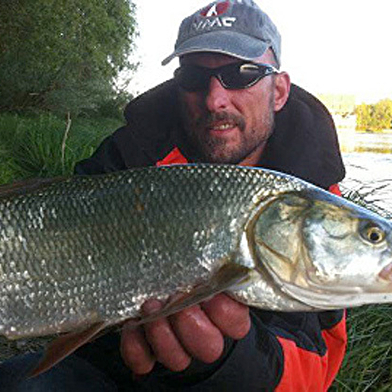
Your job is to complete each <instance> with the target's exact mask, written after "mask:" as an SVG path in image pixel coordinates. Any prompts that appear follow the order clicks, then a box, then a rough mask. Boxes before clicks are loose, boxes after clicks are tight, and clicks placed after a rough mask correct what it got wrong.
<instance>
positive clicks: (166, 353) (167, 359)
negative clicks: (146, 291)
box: [143, 300, 191, 372]
mask: <svg viewBox="0 0 392 392" xmlns="http://www.w3.org/2000/svg"><path fill="white" fill-rule="evenodd" d="M161 307H162V304H161V303H160V302H159V301H156V300H152V301H148V302H146V303H145V304H144V305H143V312H144V313H146V314H149V313H153V312H156V311H158V310H159V309H161ZM145 333H146V339H147V341H148V343H149V344H150V346H151V348H152V350H153V352H154V354H155V357H156V359H157V360H158V361H159V362H160V363H162V364H163V365H164V366H165V367H167V368H168V369H170V370H172V371H177V372H178V371H182V370H185V369H186V368H187V367H188V366H189V365H190V363H191V357H190V356H189V354H188V353H187V352H186V350H184V348H183V347H182V345H181V343H180V342H179V340H178V339H177V337H176V335H175V333H174V331H173V329H172V327H171V325H170V323H169V321H168V319H167V318H161V319H158V320H156V321H152V322H150V323H148V324H146V326H145Z"/></svg>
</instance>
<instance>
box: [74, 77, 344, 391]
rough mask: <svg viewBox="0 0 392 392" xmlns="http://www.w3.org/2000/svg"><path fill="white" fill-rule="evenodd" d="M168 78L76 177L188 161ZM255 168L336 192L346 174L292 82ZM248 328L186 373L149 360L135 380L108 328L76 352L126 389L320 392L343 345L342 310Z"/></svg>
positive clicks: (330, 136) (326, 122) (263, 318)
mask: <svg viewBox="0 0 392 392" xmlns="http://www.w3.org/2000/svg"><path fill="white" fill-rule="evenodd" d="M178 111H179V104H178V96H177V89H176V86H175V84H174V82H173V81H168V82H166V83H163V84H162V85H159V86H158V87H156V88H155V89H152V90H150V91H148V92H147V93H145V94H143V95H141V96H139V97H138V98H136V99H134V100H132V101H131V102H130V103H129V104H128V106H127V108H126V110H125V118H126V125H125V126H124V127H122V128H120V129H118V130H117V131H116V132H115V133H113V134H112V135H111V136H109V137H108V138H107V139H106V140H104V142H103V143H102V144H101V146H100V147H99V148H98V150H97V151H96V152H95V153H94V155H93V156H92V157H91V158H89V159H87V160H85V161H82V162H80V163H79V164H78V165H77V166H76V169H75V172H76V173H77V174H98V173H105V172H112V171H118V170H125V169H128V168H132V167H141V166H154V165H161V164H171V163H186V162H190V161H193V160H194V159H195V158H196V157H197V151H195V149H194V147H193V146H192V145H191V144H190V143H189V142H188V141H187V139H186V136H185V134H184V132H182V124H181V117H180V116H179V113H178ZM259 166H262V167H265V168H269V169H274V170H278V171H281V172H285V173H288V174H293V175H295V176H297V177H300V178H302V179H304V180H306V181H309V182H311V183H313V184H316V185H318V186H320V187H322V188H324V189H329V190H330V191H332V192H335V193H339V188H338V185H337V184H338V182H340V181H341V180H342V179H343V177H344V174H345V171H344V166H343V162H342V158H341V155H340V151H339V145H338V141H337V135H336V130H335V126H334V123H333V120H332V118H331V116H330V114H329V113H328V111H327V109H326V108H325V107H324V106H323V105H322V104H321V102H320V101H318V100H317V99H316V98H315V97H313V96H312V95H310V94H309V93H307V92H306V91H305V90H303V89H301V88H300V87H298V86H295V85H292V89H291V93H290V97H289V100H288V102H287V104H286V105H285V106H284V108H283V109H282V110H281V111H280V112H279V113H277V115H276V119H275V127H274V132H273V134H272V136H271V137H270V139H269V141H268V143H267V146H266V148H265V151H264V153H263V156H262V157H261V160H260V162H259ZM251 317H252V327H251V330H250V333H249V334H248V335H247V336H246V338H244V339H242V340H240V341H233V340H231V339H226V342H225V343H226V344H225V352H224V355H223V356H222V357H221V359H220V360H218V361H217V362H215V363H213V364H209V365H206V364H203V363H200V362H198V361H193V362H192V364H191V366H190V367H189V368H188V369H187V370H186V371H184V372H180V373H174V372H170V371H168V370H167V369H164V368H163V367H161V366H159V365H157V366H156V368H155V369H154V371H153V372H152V373H151V374H150V375H149V376H146V377H145V378H143V379H140V380H134V379H133V378H132V377H131V376H130V372H129V370H128V369H127V368H126V367H125V365H123V364H122V361H121V358H120V356H119V353H118V351H119V349H118V347H119V346H118V343H119V342H118V335H115V334H109V335H107V336H104V337H102V338H100V339H98V340H97V341H96V342H94V343H92V344H90V345H88V346H86V347H85V348H82V349H80V350H79V352H78V353H77V355H80V356H82V357H84V358H85V359H88V360H89V361H90V362H92V364H93V365H95V366H97V367H99V368H100V369H101V370H103V371H104V372H106V373H107V375H108V376H109V377H110V378H112V379H113V380H114V381H115V382H116V383H117V385H118V388H119V390H132V391H139V390H140V391H142V390H151V391H174V390H176V391H179V390H181V391H242V390H244V391H273V390H276V391H293V392H294V391H295V392H297V391H326V390H327V389H328V387H329V386H330V385H331V383H332V381H333V379H334V377H335V376H336V374H337V372H338V369H339V367H340V364H341V362H342V359H343V356H344V352H345V346H346V328H345V318H344V312H343V311H328V312H319V313H305V312H293V313H292V312H290V313H284V312H271V311H262V310H257V309H251Z"/></svg>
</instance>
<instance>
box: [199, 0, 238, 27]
mask: <svg viewBox="0 0 392 392" xmlns="http://www.w3.org/2000/svg"><path fill="white" fill-rule="evenodd" d="M229 6H230V2H229V1H228V0H226V1H219V2H216V3H215V4H213V5H212V6H208V7H207V8H205V9H204V10H202V11H201V12H200V15H201V16H202V17H203V19H202V20H198V21H195V22H194V24H193V27H194V28H195V29H196V30H204V29H211V28H214V27H232V26H233V24H234V22H235V21H236V20H237V18H235V17H230V16H226V17H225V16H221V15H222V14H224V13H225V12H226V11H227V10H228V9H229Z"/></svg>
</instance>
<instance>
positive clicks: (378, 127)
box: [355, 99, 392, 132]
mask: <svg viewBox="0 0 392 392" xmlns="http://www.w3.org/2000/svg"><path fill="white" fill-rule="evenodd" d="M355 115H356V117H357V127H356V129H357V130H358V131H366V132H383V131H391V130H392V99H383V100H381V101H379V102H377V103H375V104H372V105H368V104H364V103H363V104H361V105H358V106H356V107H355Z"/></svg>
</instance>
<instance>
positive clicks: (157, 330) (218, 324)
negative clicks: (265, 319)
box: [121, 294, 250, 375]
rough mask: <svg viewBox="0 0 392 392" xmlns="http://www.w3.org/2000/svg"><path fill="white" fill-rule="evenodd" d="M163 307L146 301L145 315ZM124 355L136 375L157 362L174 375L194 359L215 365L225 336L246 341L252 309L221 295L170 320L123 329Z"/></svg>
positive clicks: (149, 369) (144, 372) (150, 368)
mask: <svg viewBox="0 0 392 392" xmlns="http://www.w3.org/2000/svg"><path fill="white" fill-rule="evenodd" d="M162 306H163V304H162V303H160V302H159V301H156V300H151V301H147V302H146V303H145V304H144V305H143V312H144V313H146V314H149V313H151V312H155V311H157V310H158V309H160V308H161V307H162ZM124 327H125V328H123V332H122V338H121V354H122V357H123V359H124V362H125V363H126V364H127V366H129V367H130V368H131V369H132V371H133V372H134V374H137V375H143V374H147V373H149V372H150V371H151V370H152V369H153V367H154V365H155V361H158V362H160V363H162V364H163V365H164V366H166V367H167V368H168V369H170V370H172V371H181V370H184V369H186V368H187V367H188V366H189V364H190V363H191V360H192V358H197V359H199V360H201V361H203V362H206V363H212V362H214V361H216V360H217V359H218V358H219V357H220V356H221V354H222V352H223V344H224V343H223V336H229V337H231V338H233V339H241V338H243V337H244V336H245V335H246V334H247V333H248V332H249V329H250V317H249V308H248V307H247V306H245V305H242V304H240V303H239V302H237V301H235V300H233V299H231V298H230V297H228V296H227V295H225V294H219V295H217V296H215V297H214V298H212V299H211V300H209V301H206V302H204V303H203V304H201V305H195V306H192V307H191V308H188V309H185V310H183V311H181V312H179V313H177V314H174V315H172V316H170V317H169V318H162V319H159V320H156V321H153V322H151V323H148V324H146V325H145V326H144V330H143V328H138V329H131V328H128V329H127V328H126V324H125V325H124Z"/></svg>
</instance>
